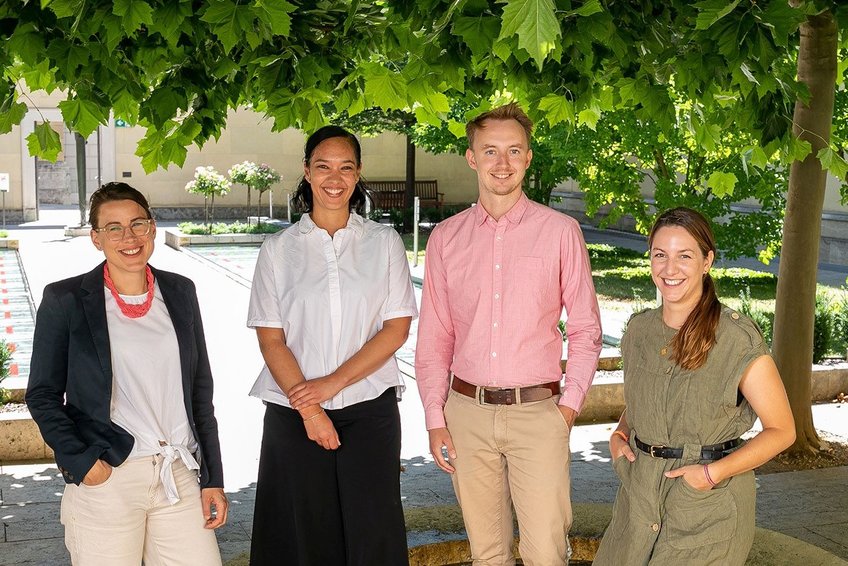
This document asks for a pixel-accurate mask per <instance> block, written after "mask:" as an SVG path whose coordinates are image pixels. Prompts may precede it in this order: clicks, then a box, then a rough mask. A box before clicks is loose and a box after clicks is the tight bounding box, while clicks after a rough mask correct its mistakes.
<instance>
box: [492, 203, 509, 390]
mask: <svg viewBox="0 0 848 566" xmlns="http://www.w3.org/2000/svg"><path fill="white" fill-rule="evenodd" d="M502 221H504V223H503V224H501V222H502ZM505 229H506V223H505V219H503V218H502V219H501V221H499V222H498V225H497V226H496V227H495V242H494V246H493V249H494V253H493V256H492V332H491V336H492V338H491V348H490V350H489V351H490V352H491V357H490V359H489V367H491V368H492V371H491V373H490V374H489V381H490V382H492V385H499V384H500V381H501V377H502V376H501V364H500V362H499V357H498V352H499V351H500V349H501V348H500V343H501V340H500V337H501V333H500V332H498V329H499V327H500V324H499V323H500V321H502V320H503V300H502V297H503V269H501V268H502V267H503V259H504V257H503V245H504V230H505Z"/></svg>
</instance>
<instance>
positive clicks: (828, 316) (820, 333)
mask: <svg viewBox="0 0 848 566" xmlns="http://www.w3.org/2000/svg"><path fill="white" fill-rule="evenodd" d="M833 323H834V313H833V308H832V307H831V304H830V297H828V296H827V295H825V294H824V293H819V294H816V318H815V321H814V323H813V363H816V364H818V363H821V361H822V360H824V359H825V357H826V356H827V353H828V351H829V350H830V346H831V342H832V341H833V326H834V324H833Z"/></svg>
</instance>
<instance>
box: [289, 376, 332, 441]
mask: <svg viewBox="0 0 848 566" xmlns="http://www.w3.org/2000/svg"><path fill="white" fill-rule="evenodd" d="M341 390H342V383H341V380H340V379H339V378H337V377H336V376H334V375H332V374H331V375H327V376H324V377H318V378H316V379H309V380H307V381H304V382H302V383H298V384H297V385H295V386H294V387H292V388H291V389H289V391H288V398H289V403H290V404H291V406H292V408H293V409H295V410H296V411H299V412H300V416H301V417H302V418H303V426H304V427H305V428H306V436H307V438H309V440H312V441H313V442H315V443H316V444H318V445H319V446H321V447H322V448H324V449H325V450H335V449H337V448H338V447H339V446H341V441H340V440H339V433H338V432H337V431H336V427H335V426H333V421H331V420H330V417H328V416H327V413H326V412H324V409H322V408H321V403H323V402H324V401H327V400H329V399H332V398H333V397H335V396H336V395H337V394H338V392H339V391H341Z"/></svg>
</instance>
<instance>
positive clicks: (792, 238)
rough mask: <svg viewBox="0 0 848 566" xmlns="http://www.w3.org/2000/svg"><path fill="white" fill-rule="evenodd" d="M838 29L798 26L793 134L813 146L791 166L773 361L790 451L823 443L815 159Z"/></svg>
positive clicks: (823, 140) (816, 22)
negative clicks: (816, 370)
mask: <svg viewBox="0 0 848 566" xmlns="http://www.w3.org/2000/svg"><path fill="white" fill-rule="evenodd" d="M836 49H837V27H836V21H835V19H834V17H833V14H832V13H831V12H830V11H825V12H823V13H821V14H819V15H816V16H810V17H809V18H808V19H807V21H806V22H804V23H803V24H802V25H801V44H800V50H799V52H798V78H799V80H800V81H801V82H803V83H805V84H806V85H807V87H808V88H809V90H810V100H809V102H808V103H804V102H802V101H800V100H799V101H797V102H796V103H795V113H794V116H793V123H794V128H793V133H794V134H795V135H796V136H798V137H799V138H800V139H802V140H806V141H808V142H810V144H811V145H812V148H813V150H812V152H811V153H810V155H808V156H807V158H806V159H805V160H804V161H795V162H794V163H792V166H791V168H790V172H789V193H788V195H787V198H786V218H785V220H784V224H783V250H782V251H781V254H780V268H779V271H778V280H777V300H776V305H775V319H774V342H773V351H774V359H775V362H776V363H777V367H778V369H779V370H780V375H781V378H782V379H783V383H784V385H785V386H786V393H787V394H788V395H789V403H790V405H791V406H792V414H793V415H794V417H795V432H796V435H797V439H796V440H795V444H793V445H792V446H791V447H790V448H789V451H790V452H795V453H804V452H810V451H818V450H819V449H820V448H821V441H820V440H819V437H818V434H816V430H815V428H814V427H813V414H812V409H811V385H810V381H811V378H812V371H811V366H812V361H813V321H814V317H815V300H816V268H817V265H818V257H819V237H820V235H821V215H822V206H823V203H824V192H825V182H826V181H827V172H826V171H823V170H822V167H821V162H820V161H819V159H818V158H817V157H816V154H817V153H818V151H819V150H820V149H821V148H823V147H825V146H826V145H827V144H828V142H829V141H830V130H831V122H832V121H833V99H834V94H835V80H836V54H837V50H836Z"/></svg>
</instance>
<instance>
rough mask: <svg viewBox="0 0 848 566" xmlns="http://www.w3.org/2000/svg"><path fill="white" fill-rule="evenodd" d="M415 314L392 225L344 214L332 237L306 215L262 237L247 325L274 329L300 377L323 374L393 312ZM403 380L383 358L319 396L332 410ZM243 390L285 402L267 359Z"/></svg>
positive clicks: (353, 351)
mask: <svg viewBox="0 0 848 566" xmlns="http://www.w3.org/2000/svg"><path fill="white" fill-rule="evenodd" d="M407 316H411V317H413V318H415V317H417V316H418V309H417V307H416V304H415V294H414V291H413V288H412V280H411V278H410V275H409V264H408V262H407V259H406V252H405V250H404V246H403V242H402V241H401V239H400V236H398V234H397V232H395V231H394V229H392V228H391V227H389V226H384V225H382V224H378V223H377V222H373V221H371V220H365V219H363V218H362V217H361V216H359V215H357V214H355V213H351V214H350V219H349V220H348V223H347V226H346V227H345V228H342V229H340V230H338V231H337V232H336V233H335V234H334V236H333V237H330V235H329V234H328V233H327V231H326V230H324V229H322V228H319V227H317V226H316V225H315V223H314V222H313V221H312V219H311V218H310V217H309V215H308V214H304V215H303V217H302V218H301V219H300V221H298V222H297V223H296V224H294V225H293V226H291V227H290V228H288V229H286V230H284V231H282V232H279V233H277V234H275V235H273V236H271V237H270V238H268V239H267V240H266V241H265V243H264V244H263V245H262V249H261V250H260V251H259V258H258V259H257V261H256V271H255V273H254V276H253V287H252V289H251V292H250V306H249V309H248V315H247V326H249V327H250V328H256V327H267V328H282V329H283V332H284V333H285V336H286V346H288V348H289V349H290V350H291V352H292V354H293V355H294V357H295V359H296V360H297V362H298V364H299V366H300V370H301V372H303V376H304V377H305V378H306V379H307V380H308V379H315V378H318V377H324V376H326V375H329V374H330V373H332V372H333V371H335V370H336V369H338V367H339V366H340V365H342V364H343V363H344V362H345V361H347V360H348V359H349V358H351V357H352V356H353V355H354V354H356V353H357V352H358V351H359V350H360V349H361V348H362V346H363V345H364V344H365V343H366V342H367V341H368V340H370V339H371V338H372V337H373V336H374V335H375V334H376V333H377V332H378V331H379V330H380V329H381V328H382V327H383V322H384V321H386V320H390V319H393V318H401V317H407ZM395 386H399V387H401V388H403V387H404V384H403V378H402V377H401V375H400V371H399V370H398V365H397V361H396V360H395V358H394V357H392V358H390V359H389V360H388V361H387V362H386V363H385V364H383V366H382V367H381V368H380V369H378V370H377V371H375V372H374V373H373V374H371V375H369V376H368V377H366V378H365V379H363V380H361V381H358V382H356V383H354V384H352V385H350V386H348V387H346V388H344V389H342V390H341V391H340V392H339V393H338V394H337V395H336V396H335V397H333V398H332V399H330V400H328V401H325V402H324V403H321V406H322V407H324V408H325V409H340V408H342V407H347V406H350V405H352V404H354V403H359V402H361V401H367V400H369V399H375V398H377V397H378V396H379V395H380V394H381V393H383V392H384V391H385V390H386V389H388V388H389V387H395ZM250 394H251V395H252V396H254V397H259V398H260V399H262V400H263V401H268V402H271V403H276V404H278V405H283V406H286V407H289V406H290V405H289V402H288V398H286V396H285V394H284V393H283V392H282V390H281V389H280V388H279V386H278V385H277V383H276V382H275V381H274V378H273V377H272V376H271V372H270V371H269V369H268V366H267V365H266V366H264V367H263V368H262V371H261V372H260V373H259V377H258V379H257V380H256V383H254V385H253V388H252V389H251V391H250Z"/></svg>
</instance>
